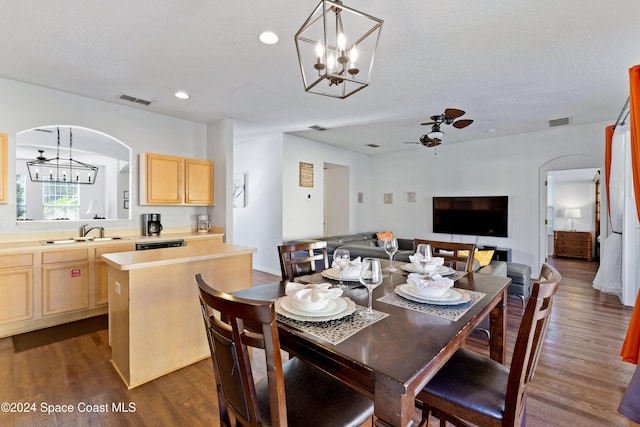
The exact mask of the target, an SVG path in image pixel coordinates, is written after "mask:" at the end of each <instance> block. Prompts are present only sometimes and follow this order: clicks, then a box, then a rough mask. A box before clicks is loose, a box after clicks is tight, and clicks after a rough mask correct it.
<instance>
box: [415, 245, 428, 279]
mask: <svg viewBox="0 0 640 427" xmlns="http://www.w3.org/2000/svg"><path fill="white" fill-rule="evenodd" d="M416 253H417V254H420V255H421V256H419V257H418V262H419V263H420V265H421V267H422V271H421V273H424V272H425V271H426V268H427V264H429V263H430V262H431V245H429V244H427V243H420V244H419V245H418V247H417V248H416Z"/></svg>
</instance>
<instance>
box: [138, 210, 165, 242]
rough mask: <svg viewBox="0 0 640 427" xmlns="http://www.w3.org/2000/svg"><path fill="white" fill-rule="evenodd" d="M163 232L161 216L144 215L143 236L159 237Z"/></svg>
mask: <svg viewBox="0 0 640 427" xmlns="http://www.w3.org/2000/svg"><path fill="white" fill-rule="evenodd" d="M161 230H162V224H161V223H160V214H153V213H152V214H142V235H143V236H159V235H160V231H161Z"/></svg>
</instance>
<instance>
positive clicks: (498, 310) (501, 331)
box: [489, 288, 507, 365]
mask: <svg viewBox="0 0 640 427" xmlns="http://www.w3.org/2000/svg"><path fill="white" fill-rule="evenodd" d="M506 308H507V290H506V288H505V290H504V291H503V292H502V298H501V299H500V301H498V304H496V306H495V307H494V308H493V310H491V315H490V320H491V326H490V328H491V338H490V343H489V356H490V357H491V359H493V360H495V361H496V362H500V363H502V364H503V365H504V364H505V363H506V362H507V346H506V342H507V316H506V313H505V310H506Z"/></svg>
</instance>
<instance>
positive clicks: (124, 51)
mask: <svg viewBox="0 0 640 427" xmlns="http://www.w3.org/2000/svg"><path fill="white" fill-rule="evenodd" d="M345 4H348V5H349V6H351V7H354V8H356V9H360V10H362V11H364V12H367V13H370V14H371V15H373V16H376V17H379V18H381V19H383V20H384V27H383V30H382V35H381V40H380V45H379V50H378V54H377V57H376V64H375V68H374V71H373V83H372V85H371V86H369V87H368V88H365V89H364V90H362V91H361V92H359V93H357V94H356V95H353V96H352V97H350V98H347V99H346V100H338V99H332V98H327V97H323V96H318V95H313V94H307V93H305V92H304V90H303V86H302V81H301V77H300V70H299V67H298V65H297V62H296V60H297V57H296V52H295V45H294V42H293V35H294V33H295V32H296V31H297V30H298V28H299V26H300V25H301V24H302V22H303V21H304V20H305V19H306V18H307V16H308V15H309V13H310V12H311V10H312V9H313V8H314V7H315V5H316V2H315V1H296V2H292V1H283V0H272V1H268V2H267V1H232V2H222V1H216V0H189V1H177V0H153V1H151V0H147V1H144V0H136V1H123V0H112V1H97V0H64V1H63V0H30V1H22V2H17V1H8V0H2V1H0V16H2V17H3V18H4V19H3V24H2V25H1V26H0V55H1V57H2V58H3V60H2V61H0V76H1V77H5V78H9V79H13V80H18V81H23V82H27V83H32V84H36V85H40V86H45V87H49V88H54V89H59V90H62V91H66V92H71V93H75V94H79V95H84V96H88V97H92V98H96V99H102V100H105V101H109V102H113V103H117V104H122V105H128V106H132V107H133V108H140V109H144V110H148V111H153V112H157V113H161V114H166V115H170V116H174V117H179V118H184V119H189V120H194V121H198V122H202V123H209V122H213V121H215V120H217V119H219V118H221V117H230V118H233V119H235V120H236V121H237V122H236V123H237V124H238V126H237V136H238V140H240V141H244V140H247V139H251V138H254V137H256V136H258V135H260V134H262V133H264V132H295V133H297V134H299V135H303V136H306V137H309V138H312V139H316V140H319V141H324V142H327V143H330V144H335V145H338V146H342V147H345V148H348V149H351V150H354V151H359V152H363V153H370V154H373V153H382V152H389V151H397V150H407V149H426V148H422V147H419V146H416V145H409V144H404V142H405V141H417V140H418V138H419V136H420V135H421V134H423V133H426V130H427V129H426V128H425V127H424V126H420V125H419V123H420V122H423V121H425V120H427V119H428V117H429V116H431V115H433V114H439V113H441V112H442V111H443V110H444V109H445V108H447V107H452V108H459V109H462V110H466V111H467V115H466V116H465V117H464V118H471V119H474V120H475V122H474V123H473V124H472V125H471V126H469V127H467V128H465V129H459V130H458V129H453V128H451V127H446V128H444V130H445V132H446V133H445V136H444V138H443V139H444V143H445V144H446V143H455V142H461V141H468V140H474V139H480V138H489V137H494V136H502V135H509V134H515V133H522V132H531V131H537V130H542V129H545V128H548V121H549V120H552V119H557V118H561V117H570V119H571V123H572V124H574V125H575V124H582V123H591V122H597V121H603V120H615V118H616V117H617V115H618V113H619V111H620V109H621V108H622V105H623V104H624V102H625V100H626V98H627V96H628V72H627V70H628V68H630V67H631V66H633V65H636V64H638V63H640V25H639V24H638V17H640V2H639V1H637V0H610V1H607V2H602V1H591V2H584V1H581V0H561V1H557V0H554V1H551V0H540V1H535V2H534V1H524V0H491V1H489V0H476V1H473V2H453V1H438V2H434V1H431V0H429V1H425V0H405V1H402V2H399V3H398V2H389V1H382V0H369V1H364V0H345ZM266 29H270V30H274V31H275V32H276V33H277V34H278V35H279V36H280V42H279V43H278V44H276V45H273V46H265V45H263V44H261V43H260V42H259V41H258V40H257V35H258V33H260V32H261V31H263V30H266ZM177 90H185V91H187V92H189V93H190V94H191V99H189V100H186V101H184V100H179V99H176V98H175V97H174V96H173V93H174V92H175V91H177ZM123 93H124V94H128V95H131V96H135V97H138V98H142V99H146V100H150V101H152V102H153V103H152V104H151V105H150V106H148V107H145V106H141V105H137V104H131V103H128V102H125V101H121V100H120V99H119V96H120V94H123ZM312 125H320V126H323V127H326V128H329V130H327V131H325V132H317V131H309V130H307V129H308V127H309V126H312ZM370 143H373V144H378V145H380V146H381V147H380V148H376V149H373V148H369V147H367V146H365V144H370Z"/></svg>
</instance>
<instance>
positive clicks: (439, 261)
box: [409, 253, 444, 273]
mask: <svg viewBox="0 0 640 427" xmlns="http://www.w3.org/2000/svg"><path fill="white" fill-rule="evenodd" d="M423 258H424V255H422V254H418V253H416V254H413V255H409V261H411V264H413V265H414V266H415V267H416V268H417V269H418V271H422V264H420V260H421V259H423ZM443 264H444V258H442V257H438V256H434V257H431V262H430V263H429V264H427V265H426V266H425V267H424V271H425V273H426V272H428V271H433V270H435V269H436V267H437V266H439V265H443Z"/></svg>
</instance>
